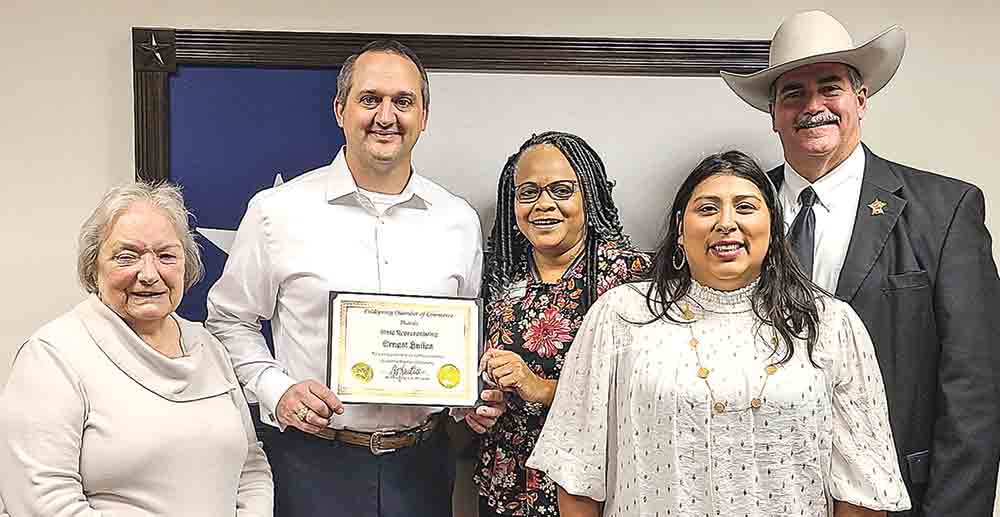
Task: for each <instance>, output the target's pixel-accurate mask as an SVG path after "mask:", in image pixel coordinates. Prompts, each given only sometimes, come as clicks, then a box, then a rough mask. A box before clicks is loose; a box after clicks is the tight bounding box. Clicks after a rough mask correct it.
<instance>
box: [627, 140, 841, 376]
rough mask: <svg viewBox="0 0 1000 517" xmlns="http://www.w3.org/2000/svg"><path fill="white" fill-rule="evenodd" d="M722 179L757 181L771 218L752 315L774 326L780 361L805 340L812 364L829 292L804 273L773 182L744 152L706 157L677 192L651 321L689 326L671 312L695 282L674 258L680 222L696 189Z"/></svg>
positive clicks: (658, 264)
mask: <svg viewBox="0 0 1000 517" xmlns="http://www.w3.org/2000/svg"><path fill="white" fill-rule="evenodd" d="M718 175H731V176H735V177H737V178H743V179H745V180H747V181H749V182H750V183H753V184H754V185H755V186H756V187H757V188H758V189H759V190H760V192H761V194H762V195H763V196H764V203H765V205H767V210H768V212H770V214H771V242H770V244H769V245H768V248H767V254H765V255H764V261H763V263H762V264H761V269H760V280H759V282H758V284H757V288H756V289H754V292H753V294H752V295H751V302H752V305H753V311H754V314H755V315H756V316H757V318H758V319H759V320H760V321H761V322H762V323H763V324H765V325H770V326H773V327H774V329H775V330H776V331H777V332H778V335H779V336H781V339H782V340H783V341H784V343H785V344H786V347H785V354H784V355H783V357H781V358H780V360H779V362H780V363H785V362H787V361H789V360H790V359H791V358H792V354H793V353H794V351H795V349H794V345H793V341H792V338H793V337H796V338H799V339H804V340H805V341H806V350H807V353H808V354H809V359H810V361H812V351H813V347H814V346H815V344H816V339H817V334H818V331H819V309H818V306H817V303H818V302H817V298H818V297H819V296H820V295H821V294H824V291H823V289H822V288H820V287H819V286H817V285H815V284H813V283H812V281H811V280H810V279H809V277H807V276H806V275H805V273H803V272H802V270H801V269H799V266H798V261H796V259H795V258H794V255H792V251H791V249H790V248H789V244H788V239H787V238H786V237H785V224H784V218H783V216H782V212H781V206H780V205H779V201H778V192H777V189H776V188H775V187H774V184H773V183H771V180H770V178H768V177H767V175H766V174H765V173H764V172H763V171H762V170H761V169H760V167H759V166H758V165H757V162H755V161H754V160H753V158H750V157H749V156H747V155H746V154H743V153H741V152H739V151H728V152H725V153H718V154H713V155H711V156H709V157H707V158H705V159H704V160H702V161H701V163H699V164H698V166H697V167H695V169H694V171H692V172H691V174H690V175H688V177H687V179H686V180H684V183H683V184H681V187H680V189H679V190H678V191H677V196H676V197H675V198H674V204H673V208H671V210H670V217H669V220H670V221H669V223H668V226H667V235H666V237H664V239H663V241H662V242H661V243H660V245H659V247H658V248H657V251H656V255H655V257H654V258H653V267H652V272H651V276H652V282H650V284H649V289H648V291H647V292H646V307H647V308H648V309H649V312H650V314H652V315H653V319H652V320H650V321H649V322H646V323H652V322H653V321H656V320H658V319H661V318H664V319H668V320H670V321H674V322H677V323H682V324H687V323H689V322H687V321H680V320H678V319H677V318H676V317H674V316H673V315H672V314H671V313H670V307H671V306H672V305H675V304H676V303H677V302H679V301H680V300H681V299H683V298H684V296H685V295H687V294H688V292H689V291H690V289H691V281H692V280H691V270H690V266H689V265H688V264H687V263H685V264H684V266H683V267H681V268H680V269H677V268H675V267H674V266H673V255H674V252H675V251H676V250H677V237H678V235H679V234H680V223H681V221H682V219H683V217H684V211H685V210H686V208H687V204H688V201H690V200H691V196H692V194H693V193H694V190H695V189H696V188H697V187H698V185H700V184H701V183H702V182H703V181H705V180H707V179H709V178H711V177H713V176H718ZM661 301H662V302H661ZM757 330H759V329H757ZM813 364H815V362H813Z"/></svg>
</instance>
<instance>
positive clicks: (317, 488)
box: [206, 41, 504, 517]
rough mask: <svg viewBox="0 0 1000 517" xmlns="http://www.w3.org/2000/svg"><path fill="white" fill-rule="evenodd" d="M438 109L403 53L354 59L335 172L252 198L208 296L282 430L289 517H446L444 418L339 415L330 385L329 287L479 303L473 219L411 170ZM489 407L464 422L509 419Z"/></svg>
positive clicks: (399, 411)
mask: <svg viewBox="0 0 1000 517" xmlns="http://www.w3.org/2000/svg"><path fill="white" fill-rule="evenodd" d="M429 101H430V92H429V90H428V82H427V74H426V72H425V71H424V68H423V65H421V63H420V61H419V59H418V58H417V56H416V55H415V54H414V53H413V52H412V51H411V50H410V49H409V48H407V47H405V46H403V45H402V44H400V43H398V42H394V41H376V42H372V43H370V44H369V45H367V46H366V47H365V48H364V49H362V51H361V52H360V53H359V54H356V55H354V56H351V57H350V58H348V60H347V61H346V62H345V63H344V65H343V67H342V69H341V71H340V75H339V76H338V79H337V96H336V99H334V112H335V115H336V117H337V122H338V124H339V125H340V126H341V127H342V128H343V130H344V136H345V138H346V141H347V145H346V146H345V147H344V148H343V149H342V150H341V151H340V153H339V154H338V155H337V157H336V159H335V160H334V161H333V163H331V164H330V165H328V166H326V167H321V168H319V169H316V170H313V171H310V172H307V173H305V174H303V175H302V176H300V177H298V178H295V179H294V180H292V181H289V182H286V183H285V184H283V185H281V186H279V187H275V188H273V189H269V190H266V191H263V192H261V193H259V194H257V195H256V196H254V198H253V199H252V200H251V201H250V203H249V205H248V207H247V212H246V214H245V216H244V218H243V221H242V222H241V223H240V227H239V230H238V231H237V234H236V239H235V241H234V243H233V246H232V249H231V251H230V255H229V259H228V261H227V262H226V267H225V270H224V272H223V274H222V277H221V278H220V279H219V281H218V282H217V283H216V284H215V285H214V286H213V287H212V289H211V291H210V293H209V296H208V321H207V322H206V325H207V327H208V328H209V329H210V330H211V331H212V332H213V333H214V334H215V335H216V336H217V337H218V338H219V339H220V340H221V341H222V342H223V343H224V344H225V345H226V348H227V349H228V350H229V353H230V356H231V358H232V362H233V365H234V367H235V369H236V373H237V375H238V377H239V379H240V382H241V383H242V384H243V385H245V387H246V388H247V389H248V390H249V391H250V392H251V393H252V394H253V395H255V396H256V398H257V400H258V401H259V403H260V413H261V419H262V421H264V422H265V423H267V424H270V425H272V426H276V427H278V428H279V429H280V430H281V432H280V433H279V432H275V433H271V437H270V439H269V440H266V443H267V445H268V454H269V457H270V460H271V463H272V469H273V471H274V478H275V508H276V510H275V512H276V515H278V516H279V517H306V516H308V517H316V516H323V515H352V516H369V515H371V516H380V517H392V516H410V515H434V516H439V515H450V514H451V490H452V486H453V483H454V460H453V458H452V456H451V455H450V454H449V448H448V444H447V437H446V434H445V433H444V432H443V429H442V427H443V425H442V424H441V423H440V420H441V419H440V418H438V416H439V414H440V412H441V411H442V408H435V407H418V406H388V405H374V404H373V405H352V406H349V407H345V406H344V405H343V404H342V403H341V402H340V400H339V399H338V398H337V396H336V394H335V393H334V392H332V391H331V390H330V389H329V388H328V387H327V386H326V385H325V383H324V382H322V381H321V379H324V378H325V372H326V367H327V365H326V358H327V354H326V345H327V318H328V316H327V311H328V292H329V291H343V292H381V293H391V294H415V295H438V296H458V297H469V298H473V297H476V296H478V294H479V286H480V281H481V270H482V236H481V232H480V225H479V218H478V216H477V214H476V212H475V211H474V210H473V209H472V207H471V206H469V204H468V203H467V202H466V201H465V200H463V199H461V198H459V197H457V196H455V195H453V194H451V193H450V192H448V191H447V190H445V189H444V188H442V187H440V186H438V185H436V184H434V183H433V182H431V181H430V180H428V179H427V178H424V177H423V176H420V175H419V174H417V172H416V171H415V170H414V169H413V166H412V164H411V152H412V149H413V146H414V145H415V144H416V142H417V139H418V137H419V136H420V133H421V132H423V130H424V129H425V128H426V126H427V114H428V105H429ZM265 319H267V320H270V321H271V325H272V330H273V336H274V350H275V356H274V357H272V355H271V354H270V353H269V351H268V349H267V347H266V344H265V341H264V337H263V336H262V335H261V333H260V321H261V320H265ZM482 398H483V399H484V400H486V401H487V404H485V405H482V406H480V407H478V408H477V409H476V410H475V411H473V412H470V413H469V414H468V415H466V416H465V418H466V421H467V422H468V423H469V426H470V427H472V428H473V429H475V430H477V431H480V432H481V431H482V430H484V429H485V428H488V427H490V426H492V425H493V423H495V421H496V418H497V417H498V416H499V415H500V413H501V412H502V411H503V408H504V406H503V402H502V401H503V397H502V394H501V393H500V392H498V391H494V390H486V391H484V392H483V395H482ZM330 428H333V429H336V430H338V432H331V430H330ZM344 430H347V431H349V432H344ZM376 431H377V432H378V434H373V433H375V432H376ZM380 441H381V447H382V448H380ZM388 449H394V451H391V452H390V451H388Z"/></svg>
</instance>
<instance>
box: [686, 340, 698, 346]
mask: <svg viewBox="0 0 1000 517" xmlns="http://www.w3.org/2000/svg"><path fill="white" fill-rule="evenodd" d="M688 346H690V347H691V348H698V340H697V339H696V338H691V341H688Z"/></svg>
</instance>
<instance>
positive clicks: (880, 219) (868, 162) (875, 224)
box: [836, 144, 906, 303]
mask: <svg viewBox="0 0 1000 517" xmlns="http://www.w3.org/2000/svg"><path fill="white" fill-rule="evenodd" d="M862 145H863V144H862ZM864 150H865V173H864V179H863V180H862V184H861V198H860V199H859V200H858V211H857V213H856V215H855V219H854V232H853V233H852V234H851V244H850V245H849V246H848V248H847V257H846V258H845V260H844V267H843V269H842V270H841V271H840V279H839V281H838V282H837V293H836V294H837V298H840V299H841V300H844V301H846V302H848V303H849V302H851V301H852V300H853V299H854V296H855V295H857V293H858V289H859V288H860V287H861V282H863V281H864V279H865V278H866V277H867V276H868V274H869V273H870V272H871V270H872V268H873V267H874V266H875V261H876V260H877V259H878V257H879V255H880V254H881V253H882V249H883V248H884V247H885V243H886V240H887V239H888V238H889V234H890V233H891V232H892V229H893V227H895V226H896V221H898V220H899V216H900V215H901V214H902V213H903V208H904V207H905V206H906V200H905V199H903V198H901V197H899V196H898V195H897V193H898V192H899V191H900V189H902V188H903V184H902V183H900V181H899V178H898V177H896V175H895V174H893V172H892V171H891V170H890V169H889V166H888V164H887V163H886V161H885V160H883V159H882V158H879V157H878V156H875V154H873V153H872V152H871V150H869V149H868V147H867V146H864ZM883 203H884V205H883ZM879 206H881V210H879V209H877V207H879ZM873 207H874V208H873ZM878 212H881V213H878Z"/></svg>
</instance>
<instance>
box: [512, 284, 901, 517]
mask: <svg viewBox="0 0 1000 517" xmlns="http://www.w3.org/2000/svg"><path fill="white" fill-rule="evenodd" d="M647 287H648V284H632V285H625V286H621V287H618V288H615V289H613V290H611V291H609V292H608V293H606V294H605V295H604V296H602V297H601V298H600V299H599V300H598V302H597V303H596V304H595V305H594V306H593V307H592V308H591V310H590V312H589V313H588V315H587V317H586V319H585V320H584V323H583V327H582V328H581V329H580V331H579V333H578V334H577V336H576V340H575V342H574V343H573V346H572V347H571V348H570V352H569V354H568V356H567V358H566V364H565V366H564V367H563V374H562V378H561V379H560V381H559V387H558V390H557V393H556V397H555V401H554V403H553V406H552V409H551V410H550V412H549V416H548V419H547V421H546V424H545V427H544V429H543V430H542V434H541V437H540V438H539V440H538V444H537V445H536V446H535V450H534V452H533V454H532V455H531V457H530V458H529V460H528V463H527V465H528V466H530V467H532V468H535V469H539V470H542V471H544V472H545V473H546V474H548V475H549V476H550V477H551V478H552V479H553V480H554V481H555V482H556V483H558V484H559V485H560V486H562V487H563V489H565V490H566V491H567V492H569V493H571V494H575V495H583V496H587V497H590V498H591V499H594V500H596V501H605V506H604V515H605V516H622V517H625V516H630V517H631V516H635V515H651V516H652V515H659V516H667V515H691V516H718V515H722V516H771V515H773V516H779V515H780V516H796V515H808V516H825V515H832V511H833V505H832V502H831V498H832V499H836V500H840V501H845V502H848V503H851V504H854V505H858V506H862V507H866V508H870V509H873V510H888V511H899V510H905V509H908V508H909V507H910V500H909V497H908V496H907V493H906V488H905V487H904V485H903V481H902V477H901V475H900V471H899V463H898V461H897V458H896V452H895V448H894V447H893V442H892V433H891V431H890V429H889V420H888V411H887V409H886V401H885V392H884V388H883V385H882V375H881V372H880V371H879V367H878V362H877V361H876V359H875V352H874V349H873V347H872V343H871V339H870V338H869V336H868V332H867V331H866V330H865V327H864V324H863V323H862V322H861V320H860V319H859V318H858V316H857V315H856V314H855V313H854V311H853V310H852V309H851V308H850V306H848V305H847V304H845V303H843V302H840V301H837V300H834V299H830V298H824V299H823V300H822V302H823V303H822V309H821V313H820V320H821V328H820V333H819V338H818V343H817V345H816V347H815V350H814V351H813V359H814V360H815V362H816V363H817V364H818V365H819V366H820V367H819V368H817V367H815V366H813V365H812V364H811V363H810V361H809V357H808V355H807V353H806V346H805V343H803V342H796V344H795V349H794V355H793V357H792V359H791V360H790V361H789V362H788V363H786V364H783V365H780V366H779V367H778V368H777V369H776V370H774V371H773V374H771V375H769V374H768V373H767V366H768V365H770V364H772V363H774V362H776V358H775V357H774V356H773V355H772V351H773V345H772V340H771V338H772V331H771V329H770V327H763V328H758V326H757V321H758V320H757V318H756V317H755V316H754V313H753V311H752V310H751V305H750V294H751V293H752V290H753V289H755V288H756V285H755V284H754V285H751V286H749V287H747V288H744V289H741V290H739V291H734V292H729V293H725V292H720V291H715V290H712V289H709V288H706V287H702V286H700V285H697V284H694V285H693V286H692V291H691V293H690V294H689V296H688V298H687V299H686V300H685V302H689V305H688V303H682V304H681V306H682V307H683V306H685V305H688V306H689V307H690V312H691V314H689V316H693V321H694V323H693V324H691V325H685V324H680V323H674V322H670V321H664V320H662V319H661V320H658V321H656V322H654V323H651V324H648V325H639V324H632V323H629V321H633V322H638V321H648V320H649V319H650V313H649V311H648V310H647V308H646V300H645V296H644V293H645V291H646V289H647ZM676 317H677V318H678V319H679V320H684V317H683V315H682V314H681V312H680V311H679V310H678V311H677V313H676ZM626 320H628V321H626ZM692 335H693V337H694V338H695V339H696V340H697V346H696V348H697V351H696V350H695V347H692V346H691V345H690V343H691V341H692ZM783 350H784V349H783V348H781V349H779V351H778V355H779V357H780V356H781V355H782V354H783ZM701 368H704V369H706V370H707V373H708V375H707V378H702V377H699V370H700V369H701ZM701 373H702V374H704V373H705V372H704V370H703V371H702V372H701ZM765 380H766V385H764V386H763V390H762V385H763V384H764V382H765ZM755 398H759V400H760V402H761V404H760V407H759V408H751V405H752V401H753V400H754V399H755ZM754 405H755V404H754ZM720 410H721V412H720Z"/></svg>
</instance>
